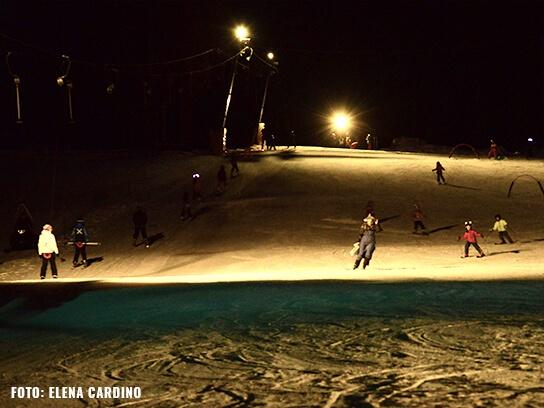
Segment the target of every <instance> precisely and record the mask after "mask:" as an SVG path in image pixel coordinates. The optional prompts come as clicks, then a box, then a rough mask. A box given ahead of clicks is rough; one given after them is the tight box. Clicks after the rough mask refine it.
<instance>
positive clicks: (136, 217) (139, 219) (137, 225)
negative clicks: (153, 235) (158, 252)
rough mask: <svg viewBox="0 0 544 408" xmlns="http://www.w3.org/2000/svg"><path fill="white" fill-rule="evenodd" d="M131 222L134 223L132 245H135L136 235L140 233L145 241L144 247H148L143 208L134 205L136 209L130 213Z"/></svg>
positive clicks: (145, 217)
mask: <svg viewBox="0 0 544 408" xmlns="http://www.w3.org/2000/svg"><path fill="white" fill-rule="evenodd" d="M132 222H133V223H134V234H133V235H132V238H133V239H134V241H133V243H132V245H134V246H136V245H137V244H136V241H137V240H138V236H140V234H141V235H142V238H143V239H144V242H146V247H148V248H149V244H147V230H146V226H147V214H146V212H145V210H144V209H143V208H142V207H140V206H138V207H136V211H135V212H134V214H133V215H132Z"/></svg>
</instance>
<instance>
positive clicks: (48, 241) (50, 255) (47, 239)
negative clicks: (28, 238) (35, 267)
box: [38, 224, 59, 279]
mask: <svg viewBox="0 0 544 408" xmlns="http://www.w3.org/2000/svg"><path fill="white" fill-rule="evenodd" d="M58 254H59V248H58V247H57V240H56V239H55V236H54V235H53V227H52V226H51V225H49V224H45V225H44V226H43V230H42V233H41V234H40V239H39V240H38V255H39V256H40V257H41V258H42V268H41V269H40V279H45V273H46V271H47V264H48V263H50V264H51V272H52V274H53V278H57V277H58V274H57V264H56V263H55V256H56V255H58Z"/></svg>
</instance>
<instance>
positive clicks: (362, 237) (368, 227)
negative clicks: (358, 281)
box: [353, 213, 378, 269]
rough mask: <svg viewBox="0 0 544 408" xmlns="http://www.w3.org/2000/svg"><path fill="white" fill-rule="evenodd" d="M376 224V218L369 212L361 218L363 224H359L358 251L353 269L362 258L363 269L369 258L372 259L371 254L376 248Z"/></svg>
mask: <svg viewBox="0 0 544 408" xmlns="http://www.w3.org/2000/svg"><path fill="white" fill-rule="evenodd" d="M377 225H378V219H377V218H376V217H374V216H373V215H372V214H370V213H369V214H368V216H367V217H366V218H365V219H364V220H363V224H362V225H361V229H360V230H359V253H358V254H357V258H356V259H355V265H353V269H357V268H358V267H359V265H360V264H361V260H362V259H363V258H364V261H363V269H365V268H366V267H367V266H368V264H369V263H370V260H371V259H372V254H373V253H374V250H375V249H376V226H377Z"/></svg>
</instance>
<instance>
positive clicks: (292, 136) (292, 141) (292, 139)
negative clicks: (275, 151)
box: [287, 130, 297, 149]
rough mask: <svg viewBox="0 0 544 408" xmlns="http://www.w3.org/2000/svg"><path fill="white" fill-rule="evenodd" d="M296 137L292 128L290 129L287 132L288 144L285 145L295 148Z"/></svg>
mask: <svg viewBox="0 0 544 408" xmlns="http://www.w3.org/2000/svg"><path fill="white" fill-rule="evenodd" d="M296 139H297V137H296V134H295V131H294V130H291V131H290V132H289V142H288V143H289V144H288V145H287V148H288V149H289V148H290V147H291V146H293V148H295V149H296V148H297V140H296Z"/></svg>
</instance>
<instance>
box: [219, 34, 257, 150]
mask: <svg viewBox="0 0 544 408" xmlns="http://www.w3.org/2000/svg"><path fill="white" fill-rule="evenodd" d="M234 36H235V37H236V39H237V40H238V41H239V42H240V44H241V45H243V48H242V49H241V50H240V52H239V53H238V55H237V56H236V58H235V59H234V68H233V70H232V77H231V78H230V86H229V93H228V95H227V102H226V103H225V114H224V115H223V126H222V129H223V153H226V152H227V117H228V115H229V107H230V100H231V99H232V89H233V88H234V79H235V78H236V69H237V68H238V57H239V56H241V55H244V54H245V53H246V52H249V55H248V56H247V57H246V59H247V60H248V61H249V60H250V59H251V56H252V55H253V49H252V48H251V47H250V46H249V45H248V44H249V42H250V41H251V37H250V36H249V30H248V29H247V27H245V26H244V25H239V26H237V27H236V28H235V29H234Z"/></svg>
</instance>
